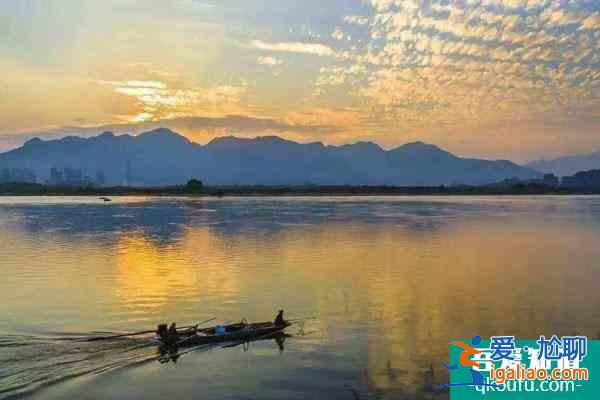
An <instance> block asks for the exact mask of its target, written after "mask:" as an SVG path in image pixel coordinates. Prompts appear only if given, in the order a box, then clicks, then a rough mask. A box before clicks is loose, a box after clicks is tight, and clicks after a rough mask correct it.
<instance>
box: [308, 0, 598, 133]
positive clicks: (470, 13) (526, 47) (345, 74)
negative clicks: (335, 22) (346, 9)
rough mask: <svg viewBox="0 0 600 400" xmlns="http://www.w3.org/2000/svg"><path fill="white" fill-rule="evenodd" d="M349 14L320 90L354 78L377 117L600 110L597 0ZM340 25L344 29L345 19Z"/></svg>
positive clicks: (424, 5)
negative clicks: (348, 37)
mask: <svg viewBox="0 0 600 400" xmlns="http://www.w3.org/2000/svg"><path fill="white" fill-rule="evenodd" d="M370 5H371V8H372V10H371V11H372V12H371V13H369V15H350V16H346V17H343V18H342V21H343V23H345V26H344V27H342V29H346V30H348V31H352V32H354V34H353V38H354V37H356V32H359V35H360V37H361V38H362V40H360V41H352V43H351V44H347V45H346V46H345V47H344V43H342V44H341V45H340V47H341V48H338V49H336V51H335V56H336V59H337V60H338V63H337V65H334V66H329V67H326V68H322V69H321V72H320V77H319V79H318V80H317V81H316V84H317V86H318V87H319V93H326V91H327V88H328V87H333V86H340V85H347V86H348V88H347V91H348V93H350V94H353V95H354V96H356V97H357V98H358V99H360V100H362V101H364V102H366V103H368V104H369V105H370V106H371V108H370V109H371V110H372V111H371V118H372V119H373V120H382V119H383V120H389V121H390V122H392V123H397V124H400V125H403V126H404V127H407V128H412V127H423V128H430V127H432V126H439V125H454V126H465V125H470V124H472V125H478V126H481V125H485V124H494V123H498V122H499V121H521V122H528V121H540V120H543V119H545V120H546V121H550V123H552V122H555V123H561V122H564V120H565V119H570V120H571V121H579V122H581V121H586V120H587V121H589V120H594V119H596V121H597V118H598V114H597V112H595V111H593V110H595V109H598V107H600V4H599V3H598V2H595V1H591V0H583V1H568V2H565V1H553V0H505V1H501V0H482V1H471V0H467V1H464V0H461V1H452V0H450V1H448V0H443V1H436V0H433V1H431V0H370ZM333 34H334V35H335V36H337V37H342V36H343V35H344V33H343V32H342V31H340V28H336V30H335V31H334V32H333Z"/></svg>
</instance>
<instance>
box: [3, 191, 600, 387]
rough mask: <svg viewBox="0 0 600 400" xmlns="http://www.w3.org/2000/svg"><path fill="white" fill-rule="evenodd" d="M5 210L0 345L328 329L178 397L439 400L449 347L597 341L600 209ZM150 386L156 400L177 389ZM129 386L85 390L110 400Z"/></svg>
mask: <svg viewBox="0 0 600 400" xmlns="http://www.w3.org/2000/svg"><path fill="white" fill-rule="evenodd" d="M1 202H2V200H0V242H2V243H3V244H5V246H4V247H3V250H2V268H3V273H4V275H5V276H4V279H3V280H1V281H0V291H2V293H3V296H4V299H5V300H4V301H3V302H2V303H0V315H2V317H3V318H2V320H1V321H0V330H6V331H10V332H40V331H41V332H64V331H79V332H82V331H91V330H102V329H121V330H132V329H133V330H135V329H134V328H146V327H152V326H155V325H156V324H157V323H159V322H164V321H172V320H175V321H178V322H180V323H182V324H186V323H193V322H195V321H198V320H201V319H204V318H208V317H211V316H216V317H218V318H219V319H221V320H223V321H225V320H239V319H241V318H242V317H246V318H248V320H264V319H265V317H267V318H270V317H271V315H272V314H273V312H274V311H275V310H277V309H279V308H285V309H286V310H288V311H289V312H290V313H293V314H294V315H295V316H300V317H302V316H314V317H316V318H315V319H314V320H310V321H307V322H306V326H304V327H303V328H304V329H305V330H306V331H307V332H310V334H308V335H304V336H300V337H298V338H294V340H293V341H290V344H289V346H288V345H287V343H286V347H289V348H286V352H285V356H279V358H275V355H274V354H272V353H270V351H271V350H268V347H263V344H261V343H258V344H253V345H252V346H250V348H249V351H248V353H249V354H251V355H252V356H253V357H254V358H253V359H252V360H254V361H251V360H250V359H244V361H243V362H244V363H246V364H245V365H246V366H247V368H241V369H240V368H237V367H232V365H230V364H228V363H229V362H238V361H239V360H238V359H237V358H236V357H239V356H234V355H223V354H222V353H210V354H202V355H200V354H190V356H189V357H186V358H184V359H182V360H180V362H179V363H178V364H181V363H189V364H192V365H195V363H209V364H210V363H212V364H214V365H215V370H214V371H217V370H218V371H220V372H219V374H221V375H219V376H216V377H215V376H214V375H212V372H207V371H206V369H201V370H200V371H201V372H199V370H198V369H194V368H190V369H188V368H186V369H185V370H184V371H178V375H177V377H178V380H179V381H180V383H181V388H179V389H174V390H175V391H176V392H177V393H179V394H181V395H183V394H184V393H187V392H186V390H188V391H189V390H191V391H194V388H197V387H200V385H202V387H203V390H205V391H206V393H207V394H208V395H211V396H210V397H232V396H233V397H235V396H234V394H235V393H237V392H236V391H239V390H242V391H244V393H247V392H250V393H251V394H252V393H254V392H253V390H259V389H258V388H259V387H260V388H261V389H260V390H261V392H260V396H259V397H266V398H269V397H272V398H278V396H281V395H282V394H284V395H285V396H287V397H291V398H294V397H296V398H303V397H311V398H315V397H324V398H325V397H326V396H325V394H328V395H331V396H333V397H339V398H353V396H354V395H358V396H360V397H361V398H366V396H375V397H379V398H396V397H406V398H427V397H440V396H441V397H444V396H445V394H443V393H442V394H440V393H433V392H431V391H430V387H431V384H432V383H440V382H444V381H445V380H446V379H447V375H446V372H445V370H443V368H441V364H440V361H441V360H444V359H446V358H447V343H448V342H449V341H450V340H451V339H454V338H465V337H471V336H473V335H475V334H478V335H481V336H489V335H492V334H511V335H512V334H514V335H517V336H518V337H523V338H527V337H535V336H537V335H540V334H546V335H551V334H558V335H567V334H584V335H588V336H591V337H595V336H596V335H597V333H598V332H599V331H600V327H599V326H598V324H597V321H598V320H600V319H599V317H600V311H599V310H600V307H599V306H600V292H599V291H598V290H597V282H598V281H599V278H600V270H598V268H597V267H596V266H595V265H594V263H593V262H591V261H590V260H594V259H597V257H598V256H599V255H600V248H598V246H596V244H595V242H596V241H597V240H596V238H597V237H598V234H599V233H600V199H597V198H594V197H590V198H501V199H490V198H481V199H480V198H464V199H463V198H424V199H414V198H407V199H403V198H381V199H378V198H366V199H321V198H316V199H239V200H236V199H224V200H194V201H187V200H182V199H156V200H155V199H147V200H146V201H143V202H130V201H127V200H124V201H119V199H117V200H116V201H115V202H114V203H110V204H95V203H86V202H83V203H81V202H76V201H74V200H73V201H71V202H69V203H68V204H53V205H45V204H39V203H36V202H35V201H34V202H29V203H23V202H22V203H20V204H17V203H15V202H13V203H10V202H7V203H6V204H2V203H1ZM271 346H272V343H271ZM2 351H3V350H1V349H0V353H2ZM232 353H234V354H237V353H236V352H232ZM263 355H264V357H266V361H268V362H266V363H265V362H263V361H265V360H262V358H261V357H263ZM260 360H262V361H260ZM17 362H18V361H17ZM249 363H251V364H249ZM212 364H211V365H212ZM248 365H251V366H250V367H248ZM221 367H222V369H219V368H221ZM146 373H148V374H150V375H151V376H152V382H148V381H147V380H145V381H144V382H145V384H148V385H149V387H148V389H147V392H144V398H154V397H153V396H155V395H154V394H153V391H152V385H153V384H154V382H156V385H159V384H162V385H168V384H169V382H170V380H171V379H172V378H173V375H172V374H171V372H170V370H169V369H162V370H156V371H155V370H148V371H147V372H146ZM216 373H217V372H215V374H216ZM261 373H262V375H261ZM131 374H132V373H129V372H127V373H123V374H117V375H113V376H111V377H110V379H109V378H103V379H108V380H102V379H99V380H94V381H93V382H92V383H88V384H87V386H85V389H84V390H86V391H91V392H92V393H97V394H99V395H100V394H104V395H105V394H106V390H108V389H107V385H109V386H110V387H111V388H113V390H115V391H116V390H117V389H118V388H124V387H126V386H127V382H129V380H130V379H132V377H131ZM234 374H236V375H235V376H236V379H239V380H240V382H241V383H239V384H235V385H234V384H224V383H223V382H229V380H230V379H232V377H233V376H234ZM3 379H5V378H2V377H1V376H0V390H2V386H3V385H4V386H5V387H6V385H7V384H6V383H5V381H4V380H3ZM219 382H221V383H219ZM250 382H252V383H250ZM255 383H256V384H257V385H258V386H255ZM240 385H241V386H240ZM71 390H72V392H69V393H77V391H78V390H83V389H82V388H81V387H78V386H75V387H73V388H71ZM355 391H356V393H355ZM255 394H256V393H255ZM213 395H214V396H213ZM1 396H2V395H0V397H1ZM346 396H347V397H346ZM132 398H135V396H134V395H132ZM156 398H158V397H156Z"/></svg>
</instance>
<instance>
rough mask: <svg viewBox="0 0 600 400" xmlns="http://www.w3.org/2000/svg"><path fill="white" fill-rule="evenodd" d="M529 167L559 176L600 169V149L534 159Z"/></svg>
mask: <svg viewBox="0 0 600 400" xmlns="http://www.w3.org/2000/svg"><path fill="white" fill-rule="evenodd" d="M526 166H527V167H529V168H532V169H535V170H536V171H540V172H544V173H552V174H555V175H557V176H568V175H574V174H576V173H577V172H579V171H589V170H592V169H600V151H597V152H595V153H589V154H578V155H573V156H567V157H560V158H555V159H553V160H539V161H532V162H530V163H528V164H526Z"/></svg>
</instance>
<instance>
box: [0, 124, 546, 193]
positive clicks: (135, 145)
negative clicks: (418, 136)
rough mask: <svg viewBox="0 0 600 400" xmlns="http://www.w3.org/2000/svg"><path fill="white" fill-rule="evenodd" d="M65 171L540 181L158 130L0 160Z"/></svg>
mask: <svg viewBox="0 0 600 400" xmlns="http://www.w3.org/2000/svg"><path fill="white" fill-rule="evenodd" d="M66 167H68V168H77V169H81V170H82V171H83V173H84V174H86V175H89V176H94V175H95V174H96V173H98V172H99V171H101V172H102V173H103V174H104V176H105V177H106V184H109V185H118V184H122V183H123V182H125V180H126V178H127V181H128V182H129V183H131V184H134V185H139V186H160V185H173V184H181V183H185V182H186V181H187V180H188V179H191V178H199V179H202V180H203V181H204V182H206V183H207V184H212V185H230V184H261V185H301V184H307V183H310V184H316V185H396V186H434V185H451V184H471V185H481V184H488V183H492V182H497V181H500V180H503V179H506V178H513V177H517V178H520V179H529V178H534V177H539V175H540V174H539V173H538V172H537V171H534V170H532V169H529V168H525V167H521V166H519V165H517V164H514V163H512V162H510V161H504V160H499V161H487V160H479V159H471V158H461V157H458V156H455V155H454V154H451V153H449V152H447V151H445V150H442V149H440V148H439V147H437V146H434V145H431V144H426V143H423V142H414V143H408V144H405V145H402V146H399V147H397V148H395V149H392V150H384V149H382V148H381V147H379V146H378V145H377V144H375V143H372V142H358V143H354V144H347V145H342V146H329V145H324V144H323V143H320V142H314V143H307V144H301V143H297V142H293V141H290V140H285V139H282V138H280V137H277V136H263V137H257V138H254V139H246V138H238V137H233V136H226V137H219V138H216V139H213V140H212V141H211V142H209V143H208V144H206V145H200V144H197V143H194V142H191V141H190V140H188V139H187V138H185V137H184V136H181V135H179V134H177V133H175V132H173V131H171V130H168V129H164V128H161V129H156V130H152V131H149V132H145V133H142V134H140V135H138V136H131V135H128V134H125V135H119V136H116V135H114V134H112V133H110V132H105V133H102V134H100V135H98V136H95V137H90V138H80V137H75V136H70V137H66V138H62V139H57V140H48V141H44V140H41V139H38V138H35V139H31V140H29V141H27V142H26V143H25V144H24V145H23V146H22V147H20V148H18V149H14V150H11V151H8V152H6V153H2V154H0V169H2V168H28V169H31V170H33V171H34V172H35V173H36V175H37V177H38V181H40V182H44V181H45V180H46V179H48V177H49V175H50V169H51V168H59V169H61V168H66Z"/></svg>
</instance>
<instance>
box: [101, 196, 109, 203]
mask: <svg viewBox="0 0 600 400" xmlns="http://www.w3.org/2000/svg"><path fill="white" fill-rule="evenodd" d="M100 200H102V201H104V202H106V201H112V200H111V199H109V198H108V197H100Z"/></svg>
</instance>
